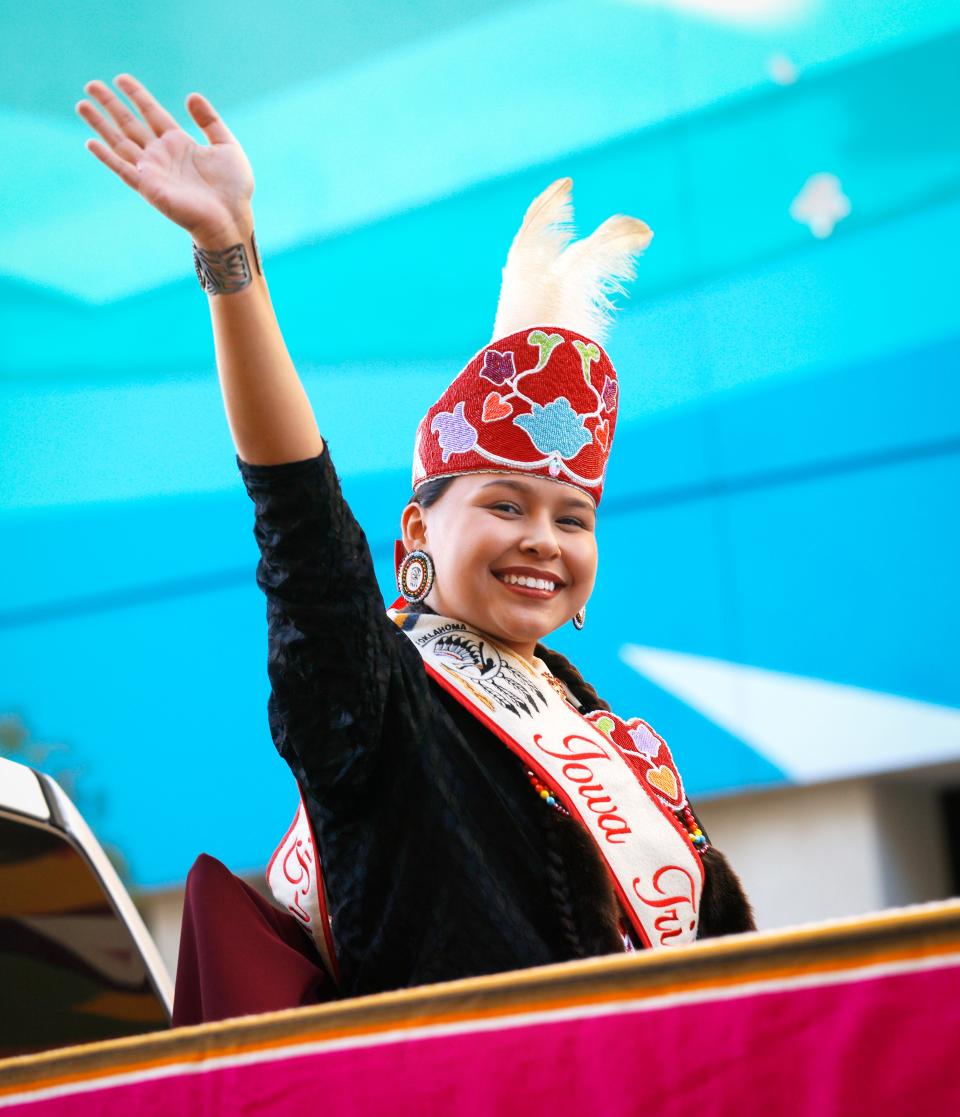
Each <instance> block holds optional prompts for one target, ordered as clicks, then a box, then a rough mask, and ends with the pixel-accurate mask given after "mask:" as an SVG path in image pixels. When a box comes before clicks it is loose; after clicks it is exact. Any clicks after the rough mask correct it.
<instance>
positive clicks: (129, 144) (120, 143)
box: [75, 101, 143, 163]
mask: <svg viewBox="0 0 960 1117" xmlns="http://www.w3.org/2000/svg"><path fill="white" fill-rule="evenodd" d="M75 108H76V111H77V115H78V116H79V117H80V118H81V119H82V120H85V121H86V122H87V124H89V125H90V127H91V128H92V129H93V130H94V131H95V132H96V133H97V134H98V135H100V136H102V137H103V138H104V140H106V142H107V144H108V145H109V147H110V148H111V149H112V150H113V151H115V152H116V153H117V154H118V155H119V156H120V157H121V159H125V160H126V161H127V162H128V163H136V162H137V160H138V159H139V158H140V155H141V153H142V151H143V148H142V147H141V146H140V145H139V144H137V143H134V142H133V140H129V139H127V137H126V136H125V135H124V134H123V133H122V132H118V131H117V129H116V128H114V127H113V126H112V125H110V124H108V123H107V119H106V117H105V116H104V115H103V114H102V113H99V112H97V110H96V109H95V108H94V107H93V105H91V104H90V102H89V101H78V102H77V103H76V105H75ZM91 150H92V149H91Z"/></svg>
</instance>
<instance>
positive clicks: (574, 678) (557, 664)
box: [534, 644, 610, 712]
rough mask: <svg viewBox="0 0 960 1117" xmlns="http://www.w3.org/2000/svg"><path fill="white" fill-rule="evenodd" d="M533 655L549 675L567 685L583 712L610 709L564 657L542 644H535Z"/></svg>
mask: <svg viewBox="0 0 960 1117" xmlns="http://www.w3.org/2000/svg"><path fill="white" fill-rule="evenodd" d="M534 655H536V656H539V657H540V659H542V660H543V662H544V663H545V664H546V665H547V668H548V670H549V671H550V674H551V675H555V676H556V677H557V678H558V679H559V680H560V681H561V682H562V683H565V684H566V685H567V687H568V688H569V689H570V691H571V693H572V694H573V696H574V698H576V700H577V701H578V702H579V703H580V705H581V706H582V707H583V709H584V710H585V711H588V712H589V711H590V710H609V709H610V705H609V703H607V702H605V701H604V700H603V699H602V698H601V697H600V695H599V694H597V692H596V691H595V690H594V689H593V687H592V686H591V685H590V684H589V683H588V682H587V680H586V679H585V678H584V677H583V676H582V675H581V674H580V672H579V671H578V670H577V669H576V667H574V665H573V664H572V663H571V662H570V660H569V659H567V657H566V656H565V655H561V654H560V653H559V652H555V651H553V650H551V649H550V648H546V647H544V645H543V644H537V646H536V649H535V650H534Z"/></svg>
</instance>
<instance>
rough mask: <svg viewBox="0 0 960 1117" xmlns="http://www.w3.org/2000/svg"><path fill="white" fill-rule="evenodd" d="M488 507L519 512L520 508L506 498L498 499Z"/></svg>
mask: <svg viewBox="0 0 960 1117" xmlns="http://www.w3.org/2000/svg"><path fill="white" fill-rule="evenodd" d="M490 507H491V508H496V509H498V510H499V511H503V512H519V511H520V509H519V508H518V507H517V506H516V505H515V504H511V503H510V502H509V501H507V500H499V501H497V503H496V504H492V505H491V506H490Z"/></svg>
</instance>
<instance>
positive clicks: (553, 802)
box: [527, 768, 570, 815]
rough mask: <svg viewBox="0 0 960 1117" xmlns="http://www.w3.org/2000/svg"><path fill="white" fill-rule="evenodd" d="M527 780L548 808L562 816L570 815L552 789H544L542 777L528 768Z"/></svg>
mask: <svg viewBox="0 0 960 1117" xmlns="http://www.w3.org/2000/svg"><path fill="white" fill-rule="evenodd" d="M527 778H528V779H529V780H530V783H531V785H532V786H533V790H534V791H535V792H536V793H537V795H539V796H540V798H541V799H542V800H543V801H544V802H545V803H546V804H547V806H548V807H553V808H555V809H556V810H558V811H559V812H560V813H561V814H566V815H568V814H569V813H570V812H569V811H568V810H567V808H566V807H565V806H564V805H563V804H562V803H561V802H560V800H559V799H558V798H557V797H556V795H554V794H553V792H552V791H551V790H550V788H549V787H544V785H543V784H542V783H541V782H540V777H539V776H538V775H537V774H536V772H533V771H531V770H530V769H529V768H528V769H527Z"/></svg>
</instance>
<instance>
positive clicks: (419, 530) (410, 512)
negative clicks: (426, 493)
mask: <svg viewBox="0 0 960 1117" xmlns="http://www.w3.org/2000/svg"><path fill="white" fill-rule="evenodd" d="M400 531H401V533H402V536H403V545H404V548H405V549H406V550H407V551H408V552H409V551H422V550H423V549H424V548H425V547H426V545H427V524H426V520H425V519H424V515H423V508H421V507H420V505H419V504H417V502H416V501H411V502H410V503H409V504H408V505H407V506H406V508H404V510H403V514H402V515H401V517H400Z"/></svg>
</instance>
